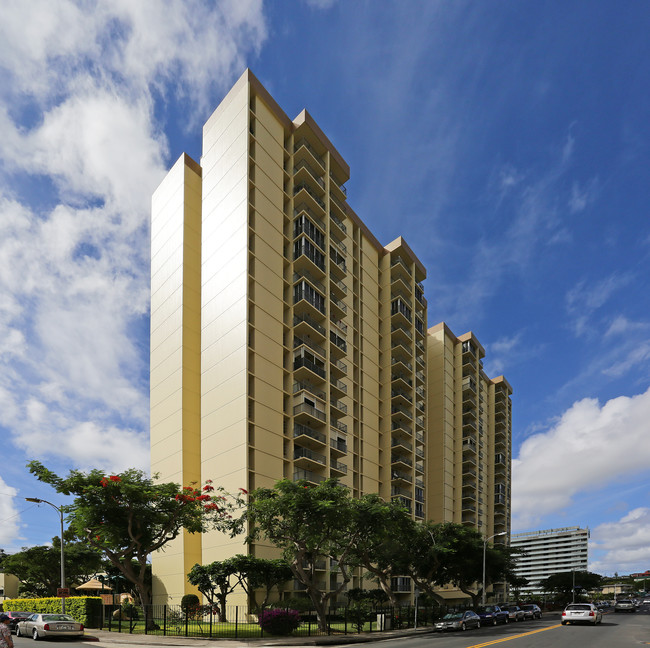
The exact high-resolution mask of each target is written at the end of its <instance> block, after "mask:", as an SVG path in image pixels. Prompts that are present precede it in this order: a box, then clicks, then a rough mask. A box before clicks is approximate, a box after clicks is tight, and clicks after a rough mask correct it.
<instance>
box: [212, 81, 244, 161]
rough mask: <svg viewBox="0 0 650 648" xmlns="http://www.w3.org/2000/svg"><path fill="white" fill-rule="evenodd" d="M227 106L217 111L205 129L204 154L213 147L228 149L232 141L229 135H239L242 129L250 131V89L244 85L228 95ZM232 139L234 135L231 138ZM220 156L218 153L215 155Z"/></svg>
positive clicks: (223, 105) (222, 106)
mask: <svg viewBox="0 0 650 648" xmlns="http://www.w3.org/2000/svg"><path fill="white" fill-rule="evenodd" d="M227 100H228V101H227V105H225V104H222V105H221V106H220V107H219V108H217V110H215V111H214V112H213V113H212V115H211V116H210V118H209V119H208V121H207V122H206V123H205V126H204V127H203V154H204V155H205V154H206V153H208V152H210V150H211V147H212V146H217V145H218V146H221V147H222V150H225V149H226V148H228V144H229V142H230V141H232V139H230V138H229V134H231V133H232V134H237V133H239V132H240V131H241V129H242V127H243V128H244V129H245V130H247V129H248V89H247V87H246V86H245V85H244V86H242V88H241V89H240V90H239V91H237V92H236V93H232V94H231V93H228V97H227ZM230 137H232V135H231V136H230ZM215 154H216V155H218V152H216V153H215Z"/></svg>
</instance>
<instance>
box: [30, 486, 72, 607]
mask: <svg viewBox="0 0 650 648" xmlns="http://www.w3.org/2000/svg"><path fill="white" fill-rule="evenodd" d="M25 501H27V502H35V503H36V504H49V505H50V506H51V507H52V508H54V509H56V510H57V511H58V512H59V517H60V519H61V587H62V588H65V557H64V553H63V509H62V508H61V507H60V506H57V505H56V504H52V502H48V501H47V500H44V499H39V498H38V497H26V498H25ZM61 612H62V613H63V614H65V596H62V597H61Z"/></svg>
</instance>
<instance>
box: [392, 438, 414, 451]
mask: <svg viewBox="0 0 650 648" xmlns="http://www.w3.org/2000/svg"><path fill="white" fill-rule="evenodd" d="M390 445H391V448H393V449H398V450H401V451H402V452H407V453H409V452H413V444H412V443H409V442H408V441H405V440H404V439H398V438H392V439H391V442H390Z"/></svg>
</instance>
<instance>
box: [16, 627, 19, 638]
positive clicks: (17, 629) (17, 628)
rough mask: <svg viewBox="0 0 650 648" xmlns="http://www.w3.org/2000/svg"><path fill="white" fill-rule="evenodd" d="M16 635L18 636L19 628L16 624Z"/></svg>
mask: <svg viewBox="0 0 650 648" xmlns="http://www.w3.org/2000/svg"><path fill="white" fill-rule="evenodd" d="M16 636H17V637H20V628H19V627H18V626H16Z"/></svg>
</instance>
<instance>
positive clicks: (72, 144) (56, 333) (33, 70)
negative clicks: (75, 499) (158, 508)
mask: <svg viewBox="0 0 650 648" xmlns="http://www.w3.org/2000/svg"><path fill="white" fill-rule="evenodd" d="M265 38H266V22H265V17H264V14H263V10H262V1H261V0H223V1H221V2H219V3H216V4H215V3H206V2H203V1H202V0H162V2H159V1H157V0H156V1H154V0H141V1H138V2H132V1H130V0H115V1H114V2H110V3H97V2H89V3H88V2H79V1H73V0H34V2H32V3H24V2H20V1H18V0H8V1H7V2H3V3H1V4H0V132H2V134H3V137H2V138H1V139H0V407H2V418H1V419H0V427H1V429H2V430H3V432H5V433H6V436H7V438H9V439H11V441H12V442H13V444H14V445H15V447H16V448H17V449H19V450H20V451H22V452H24V455H25V461H26V460H27V459H33V458H38V459H41V460H43V461H45V462H46V463H47V462H48V461H52V462H55V464H56V465H55V466H54V468H55V469H61V470H64V471H65V470H66V469H68V468H70V467H77V468H82V469H87V468H92V467H98V468H103V469H106V470H121V469H123V468H126V467H128V466H133V467H138V468H143V469H145V470H146V469H148V467H149V456H148V415H149V405H148V362H149V357H148V347H147V344H146V331H147V329H148V327H147V317H148V312H149V205H150V199H151V194H152V192H153V190H154V189H155V187H156V185H157V184H158V183H159V182H160V180H161V179H162V177H163V174H164V172H165V169H166V168H167V167H168V166H169V164H170V162H171V161H170V160H169V159H168V146H167V140H166V138H165V136H164V134H163V132H164V130H165V124H164V123H163V122H162V121H160V120H161V119H164V117H165V110H164V109H162V108H161V107H162V106H164V105H165V103H166V102H167V101H177V100H180V101H182V102H183V104H184V106H185V118H186V123H185V124H184V126H188V127H189V126H192V125H193V124H195V123H198V122H199V121H201V120H202V119H203V117H204V116H205V112H206V110H207V108H208V107H212V104H213V102H214V101H215V96H216V95H217V93H218V92H221V91H223V90H224V89H226V88H228V87H229V86H230V85H231V84H232V82H233V80H234V79H235V78H236V76H238V75H239V74H240V73H241V72H242V71H243V69H244V67H245V66H246V64H245V62H246V59H247V57H248V56H250V55H255V54H256V53H257V52H259V49H260V47H261V45H262V43H263V42H264V39H265ZM19 461H20V459H19ZM0 486H2V485H0ZM11 488H12V486H11V485H9V486H7V489H11ZM3 489H4V486H2V488H0V490H3ZM17 528H18V527H17V526H16V525H10V526H9V527H5V528H3V532H6V534H7V536H8V537H11V536H12V535H13V536H15V534H16V533H17Z"/></svg>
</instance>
